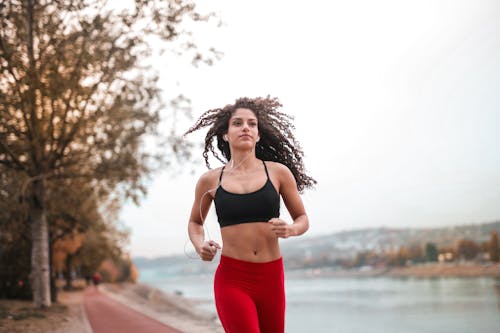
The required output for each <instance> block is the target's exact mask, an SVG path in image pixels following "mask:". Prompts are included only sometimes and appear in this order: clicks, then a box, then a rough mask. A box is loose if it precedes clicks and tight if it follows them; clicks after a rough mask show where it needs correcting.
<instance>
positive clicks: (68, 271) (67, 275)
mask: <svg viewBox="0 0 500 333" xmlns="http://www.w3.org/2000/svg"><path fill="white" fill-rule="evenodd" d="M72 261H73V255H72V254H71V253H68V254H67V255H66V260H65V266H66V268H65V272H64V278H65V280H66V286H65V287H64V288H65V289H66V290H72V289H73V283H72V282H73V278H72V276H71V270H72V266H73V265H72Z"/></svg>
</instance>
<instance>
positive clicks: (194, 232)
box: [188, 221, 205, 253]
mask: <svg viewBox="0 0 500 333" xmlns="http://www.w3.org/2000/svg"><path fill="white" fill-rule="evenodd" d="M188 234H189V239H190V240H191V243H192V244H193V246H194V248H195V249H196V252H198V253H199V252H200V249H201V247H202V246H203V243H204V242H205V231H204V230H203V225H201V224H199V223H196V222H193V221H189V224H188Z"/></svg>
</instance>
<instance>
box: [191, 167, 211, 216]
mask: <svg viewBox="0 0 500 333" xmlns="http://www.w3.org/2000/svg"><path fill="white" fill-rule="evenodd" d="M211 171H213V170H211ZM211 171H209V172H207V173H205V174H203V175H202V176H201V177H200V179H199V180H198V182H197V183H196V188H195V193H194V202H193V207H192V208H191V214H190V217H189V222H194V223H198V224H203V221H204V220H205V217H206V216H207V214H208V210H209V209H210V205H211V204H212V201H213V196H212V194H211V192H212V190H215V188H212V187H213V175H212V172H211Z"/></svg>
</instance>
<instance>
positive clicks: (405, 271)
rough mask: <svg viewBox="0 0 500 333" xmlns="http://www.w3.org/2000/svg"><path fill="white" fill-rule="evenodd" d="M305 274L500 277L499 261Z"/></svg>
mask: <svg viewBox="0 0 500 333" xmlns="http://www.w3.org/2000/svg"><path fill="white" fill-rule="evenodd" d="M305 274H306V275H310V276H325V277H339V278H343V277H345V278H351V277H375V276H384V277H394V278H398V277H408V278H409V277H413V278H439V277H443V278H446V277H463V278H467V277H491V278H500V263H488V264H478V263H472V262H465V263H424V264H414V265H408V266H404V267H371V266H363V267H360V268H353V269H335V268H330V267H328V268H314V269H307V270H305ZM300 275H304V270H291V271H288V272H287V276H288V277H293V276H300Z"/></svg>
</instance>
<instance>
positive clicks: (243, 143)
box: [226, 108, 259, 148]
mask: <svg viewBox="0 0 500 333" xmlns="http://www.w3.org/2000/svg"><path fill="white" fill-rule="evenodd" d="M258 125H259V123H258V120H257V116H256V115H255V113H253V111H252V110H250V109H243V108H240V109H236V111H234V113H233V114H232V116H231V118H230V119H229V126H228V129H227V134H226V135H227V140H228V142H229V144H230V146H231V147H233V148H248V147H254V146H255V144H256V142H257V141H258V140H259V126H258Z"/></svg>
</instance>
